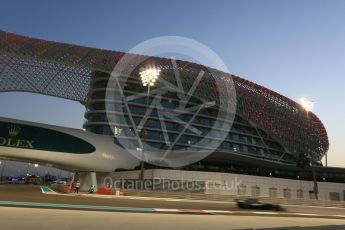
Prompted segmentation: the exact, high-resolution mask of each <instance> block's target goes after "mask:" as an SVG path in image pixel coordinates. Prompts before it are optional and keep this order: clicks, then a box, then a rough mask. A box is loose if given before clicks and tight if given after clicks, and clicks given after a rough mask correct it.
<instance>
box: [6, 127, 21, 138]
mask: <svg viewBox="0 0 345 230" xmlns="http://www.w3.org/2000/svg"><path fill="white" fill-rule="evenodd" d="M20 130H21V128H20V127H19V126H17V125H10V126H8V135H10V137H16V136H17V135H18V134H19V132H20Z"/></svg>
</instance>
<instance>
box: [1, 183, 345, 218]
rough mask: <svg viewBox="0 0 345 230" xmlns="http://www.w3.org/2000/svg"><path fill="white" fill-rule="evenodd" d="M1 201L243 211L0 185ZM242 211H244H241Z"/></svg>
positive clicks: (326, 211)
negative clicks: (77, 194) (57, 192)
mask: <svg viewBox="0 0 345 230" xmlns="http://www.w3.org/2000/svg"><path fill="white" fill-rule="evenodd" d="M0 201H19V202H39V203H57V204H73V205H97V206H114V207H136V208H161V209H190V210H202V209H207V210H225V211H241V210H242V209H238V208H237V207H236V205H235V204H234V203H232V202H208V201H197V202H196V201H189V200H178V201H174V200H173V199H172V200H169V199H166V200H165V199H159V200H155V199H150V198H148V199H135V198H134V199H133V198H126V197H120V198H97V197H89V196H83V195H79V196H63V195H53V194H49V195H46V194H42V192H41V188H40V186H30V185H0ZM284 209H285V210H286V212H289V213H308V214H319V215H344V216H345V208H327V207H311V206H284ZM242 211H243V210H242Z"/></svg>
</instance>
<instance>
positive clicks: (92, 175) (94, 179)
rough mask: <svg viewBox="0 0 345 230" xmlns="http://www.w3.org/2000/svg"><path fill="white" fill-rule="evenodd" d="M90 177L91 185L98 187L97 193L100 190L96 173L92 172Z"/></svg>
mask: <svg viewBox="0 0 345 230" xmlns="http://www.w3.org/2000/svg"><path fill="white" fill-rule="evenodd" d="M90 177H91V185H94V186H96V187H95V193H96V192H97V190H98V185H97V176H96V172H90Z"/></svg>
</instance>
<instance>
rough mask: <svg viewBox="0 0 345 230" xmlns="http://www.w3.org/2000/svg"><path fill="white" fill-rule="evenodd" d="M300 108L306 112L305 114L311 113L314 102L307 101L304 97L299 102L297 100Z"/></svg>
mask: <svg viewBox="0 0 345 230" xmlns="http://www.w3.org/2000/svg"><path fill="white" fill-rule="evenodd" d="M299 102H300V104H301V106H302V107H303V108H304V109H305V110H306V111H307V112H311V111H313V108H314V101H311V100H308V99H307V98H305V97H302V98H301V99H300V100H299Z"/></svg>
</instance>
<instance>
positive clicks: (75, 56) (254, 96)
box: [0, 31, 329, 160]
mask: <svg viewBox="0 0 345 230" xmlns="http://www.w3.org/2000/svg"><path fill="white" fill-rule="evenodd" d="M124 54H125V53H123V52H115V51H108V50H102V49H95V48H89V47H83V46H78V45H70V44H64V43H59V42H53V41H46V40H41V39H35V38H31V37H27V36H21V35H16V34H13V33H8V32H5V31H0V92H11V91H25V92H32V93H39V94H45V95H50V96H55V97H60V98H65V99H70V100H74V101H79V102H81V103H83V104H85V103H86V102H87V100H88V91H89V85H90V82H91V78H92V72H93V71H95V70H100V71H105V72H111V71H112V69H113V67H114V66H115V65H116V63H117V62H118V61H119V60H120V59H121V57H123V55H124ZM133 57H134V58H135V57H138V58H141V57H142V56H140V55H133ZM151 58H152V59H154V61H155V63H158V64H159V66H161V67H162V68H163V71H171V72H173V69H170V66H171V65H170V63H171V60H170V59H165V58H157V57H151ZM178 64H179V66H182V68H183V70H184V71H195V72H197V71H199V70H200V69H203V68H205V67H204V66H202V65H199V64H194V63H190V62H184V61H178ZM164 68H165V70H164ZM219 75H220V76H222V77H221V78H223V81H224V83H225V84H226V79H225V80H224V76H229V77H232V79H233V82H234V85H235V89H236V95H237V111H236V114H237V115H239V116H241V117H243V118H245V119H247V120H248V121H250V122H252V123H254V124H255V125H256V126H257V127H259V128H260V129H263V130H265V131H266V132H267V133H268V134H269V135H270V136H272V137H273V138H274V139H275V140H276V141H278V142H279V143H281V144H282V145H283V146H284V147H285V148H286V151H288V152H289V153H291V154H296V155H297V154H299V153H308V154H315V159H318V160H320V159H321V158H322V157H323V156H324V154H325V153H326V152H327V151H328V148H329V141H328V136H327V132H326V130H325V127H324V126H323V124H322V122H321V121H320V120H319V119H318V117H317V116H316V115H315V114H313V113H312V112H307V111H305V110H304V109H303V108H302V107H301V106H300V105H299V104H298V103H296V102H294V101H292V100H291V99H289V98H287V97H284V96H282V95H280V94H278V93H276V92H274V91H272V90H269V89H267V88H265V87H262V86H260V85H258V84H255V83H253V82H250V81H248V80H245V79H243V78H240V77H237V76H233V75H231V74H228V73H222V72H219ZM216 77H217V76H216ZM205 90H206V91H208V93H207V95H208V96H211V97H212V95H215V94H214V93H213V92H212V90H213V89H212V88H211V87H209V88H205ZM219 93H222V92H219ZM217 95H218V94H217ZM215 100H216V99H215Z"/></svg>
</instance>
